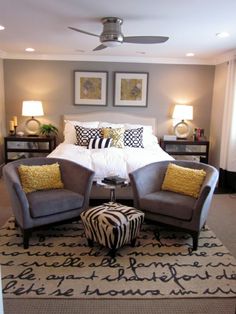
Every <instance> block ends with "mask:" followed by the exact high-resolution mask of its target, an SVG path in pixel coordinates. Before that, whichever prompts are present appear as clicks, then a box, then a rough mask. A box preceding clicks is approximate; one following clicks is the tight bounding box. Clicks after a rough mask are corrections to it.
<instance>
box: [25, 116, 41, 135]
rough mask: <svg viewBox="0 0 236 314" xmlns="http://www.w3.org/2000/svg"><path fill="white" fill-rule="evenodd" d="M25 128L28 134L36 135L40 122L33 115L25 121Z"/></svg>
mask: <svg viewBox="0 0 236 314" xmlns="http://www.w3.org/2000/svg"><path fill="white" fill-rule="evenodd" d="M25 130H26V132H27V135H28V136H38V133H39V130H40V122H39V120H37V119H35V118H34V117H32V118H30V119H28V120H27V121H26V122H25Z"/></svg>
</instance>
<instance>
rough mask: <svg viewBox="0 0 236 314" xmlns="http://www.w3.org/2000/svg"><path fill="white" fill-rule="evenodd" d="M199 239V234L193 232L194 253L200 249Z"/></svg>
mask: <svg viewBox="0 0 236 314" xmlns="http://www.w3.org/2000/svg"><path fill="white" fill-rule="evenodd" d="M198 237H199V232H193V233H192V238H193V251H196V250H197V248H198Z"/></svg>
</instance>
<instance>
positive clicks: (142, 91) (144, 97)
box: [113, 72, 149, 107]
mask: <svg viewBox="0 0 236 314" xmlns="http://www.w3.org/2000/svg"><path fill="white" fill-rule="evenodd" d="M148 78H149V73H148V72H115V73H114V102H113V105H114V106H117V107H147V104H148Z"/></svg>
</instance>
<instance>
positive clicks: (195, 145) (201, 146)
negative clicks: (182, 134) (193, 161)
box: [160, 139, 209, 163]
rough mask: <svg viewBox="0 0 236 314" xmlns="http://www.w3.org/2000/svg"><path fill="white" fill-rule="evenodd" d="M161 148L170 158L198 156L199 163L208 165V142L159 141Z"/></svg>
mask: <svg viewBox="0 0 236 314" xmlns="http://www.w3.org/2000/svg"><path fill="white" fill-rule="evenodd" d="M160 145H161V147H162V148H163V149H164V151H166V152H167V153H168V154H170V155H172V156H193V157H194V156H195V157H196V156H199V158H200V161H201V162H204V163H208V155H209V141H190V140H175V141H168V140H163V139H162V140H161V141H160Z"/></svg>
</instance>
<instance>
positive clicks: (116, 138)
mask: <svg viewBox="0 0 236 314" xmlns="http://www.w3.org/2000/svg"><path fill="white" fill-rule="evenodd" d="M124 133H125V129H124V128H117V129H112V128H102V137H103V138H112V143H111V146H113V147H118V148H123V147H124Z"/></svg>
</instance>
